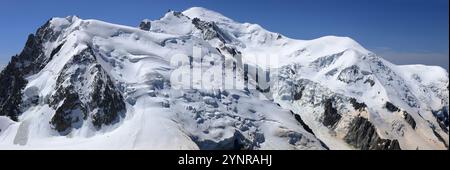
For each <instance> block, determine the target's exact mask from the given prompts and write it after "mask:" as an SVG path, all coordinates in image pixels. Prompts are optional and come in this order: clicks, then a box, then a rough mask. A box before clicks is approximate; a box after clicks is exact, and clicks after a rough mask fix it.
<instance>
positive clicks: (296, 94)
mask: <svg viewBox="0 0 450 170" xmlns="http://www.w3.org/2000/svg"><path fill="white" fill-rule="evenodd" d="M296 89H297V88H296ZM303 90H305V87H301V88H300V91H298V92H294V95H293V96H294V100H300V99H302V95H303Z"/></svg>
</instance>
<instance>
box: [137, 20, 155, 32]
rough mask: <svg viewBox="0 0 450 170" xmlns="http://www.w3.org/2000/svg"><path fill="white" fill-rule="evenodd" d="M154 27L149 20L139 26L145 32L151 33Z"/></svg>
mask: <svg viewBox="0 0 450 170" xmlns="http://www.w3.org/2000/svg"><path fill="white" fill-rule="evenodd" d="M151 26H152V23H151V22H150V21H149V20H143V21H141V23H140V24H139V28H140V29H141V30H144V31H149V30H150V28H151Z"/></svg>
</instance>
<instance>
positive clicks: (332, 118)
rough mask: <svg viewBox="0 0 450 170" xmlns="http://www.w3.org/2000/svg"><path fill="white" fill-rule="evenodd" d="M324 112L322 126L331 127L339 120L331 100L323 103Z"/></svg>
mask: <svg viewBox="0 0 450 170" xmlns="http://www.w3.org/2000/svg"><path fill="white" fill-rule="evenodd" d="M324 108H325V112H324V113H323V122H322V123H323V125H325V126H328V127H333V126H334V125H335V124H336V123H337V122H339V120H340V119H341V117H342V116H341V115H340V114H339V113H338V112H337V110H336V108H334V107H333V99H327V100H326V101H325V105H324Z"/></svg>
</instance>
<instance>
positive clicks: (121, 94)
mask: <svg viewBox="0 0 450 170" xmlns="http://www.w3.org/2000/svg"><path fill="white" fill-rule="evenodd" d="M196 48H197V49H201V50H200V51H201V53H202V55H205V56H204V58H202V59H200V58H195V57H194V56H195V53H196V52H198V51H196V50H194V49H196ZM180 54H183V55H184V56H187V57H188V62H189V64H190V65H192V67H186V66H182V67H179V68H176V67H174V66H173V65H171V64H170V63H171V59H172V57H174V56H175V57H180ZM264 57H269V58H271V59H275V60H271V62H261V61H264V59H263V58H264ZM218 61H225V62H226V63H235V64H234V65H233V66H232V67H223V65H222V64H220V63H217V62H218ZM196 66H202V69H201V70H200V72H199V73H198V74H202V75H208V74H210V73H214V72H215V71H217V69H218V68H219V70H220V69H225V70H224V71H225V73H229V72H233V73H234V74H233V76H234V78H235V80H234V81H233V83H236V84H246V83H249V84H250V85H251V86H254V87H256V88H255V89H248V88H233V89H227V88H224V86H225V85H229V84H227V83H230V82H221V81H219V80H216V79H214V80H211V82H210V83H211V84H209V86H208V88H198V87H200V85H202V82H201V81H197V80H194V81H193V82H183V81H181V82H172V81H171V76H172V74H175V73H177V72H178V73H183V72H190V70H191V68H193V67H196ZM214 70H215V71H214ZM256 70H258V71H260V72H258V71H256ZM244 73H248V74H244ZM262 75H268V76H270V80H271V81H270V82H268V83H265V82H264V81H262V79H261V77H263V76H262ZM0 81H2V84H0V148H8V149H36V148H38V149H206V150H210V149H319V150H322V149H374V150H389V149H391V150H393V149H448V142H449V138H448V130H449V128H448V127H449V126H448V124H449V123H448V121H449V120H448V114H449V113H448V107H449V95H448V93H449V89H448V86H449V79H448V72H447V71H446V70H444V69H442V68H440V67H434V66H424V65H404V66H399V65H394V64H392V63H390V62H388V61H386V60H384V59H383V58H381V57H380V56H378V55H376V54H374V53H372V52H370V51H368V50H366V49H365V48H364V47H362V46H361V45H360V44H359V43H358V42H356V41H355V40H353V39H351V38H349V37H338V36H326V37H321V38H318V39H313V40H295V39H291V38H288V37H286V36H283V35H281V34H279V33H274V32H270V31H267V30H265V29H264V28H262V27H261V26H259V25H257V24H250V23H239V22H237V21H234V20H232V19H230V18H227V17H225V16H224V15H222V14H220V13H218V12H214V11H211V10H208V9H205V8H201V7H193V8H190V9H187V10H186V11H183V12H177V11H171V10H170V11H168V12H167V13H166V14H164V15H163V16H162V17H161V18H160V19H158V20H148V19H146V20H143V21H142V22H141V23H139V26H138V27H129V26H122V25H117V24H111V23H106V22H103V21H98V20H83V19H79V18H77V17H75V16H70V17H66V18H53V19H51V20H49V21H48V22H47V23H46V24H45V25H44V26H42V27H41V28H39V29H38V31H37V32H36V34H33V35H30V36H29V39H28V41H27V43H26V45H25V48H24V50H23V51H22V53H20V54H19V55H17V56H14V57H13V58H12V60H11V61H10V63H9V64H8V65H7V66H6V67H5V68H4V69H3V70H2V71H1V73H0ZM3 82H5V83H3ZM6 82H7V83H6ZM180 85H182V86H183V85H184V86H193V87H194V88H192V89H176V88H174V87H177V86H180ZM266 86H268V88H263V87H266Z"/></svg>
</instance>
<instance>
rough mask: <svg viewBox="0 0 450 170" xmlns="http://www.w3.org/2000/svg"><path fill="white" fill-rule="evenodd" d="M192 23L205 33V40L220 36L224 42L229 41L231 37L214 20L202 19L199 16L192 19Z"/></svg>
mask: <svg viewBox="0 0 450 170" xmlns="http://www.w3.org/2000/svg"><path fill="white" fill-rule="evenodd" d="M192 24H194V26H195V27H196V28H197V29H199V30H201V31H202V33H203V38H204V39H205V40H211V39H214V38H218V39H219V40H220V41H222V42H223V43H226V42H229V41H230V40H229V38H228V37H227V36H226V35H225V33H223V32H222V30H220V28H219V27H218V26H217V25H216V24H215V23H214V22H207V21H202V20H200V19H198V18H194V19H192Z"/></svg>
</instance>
